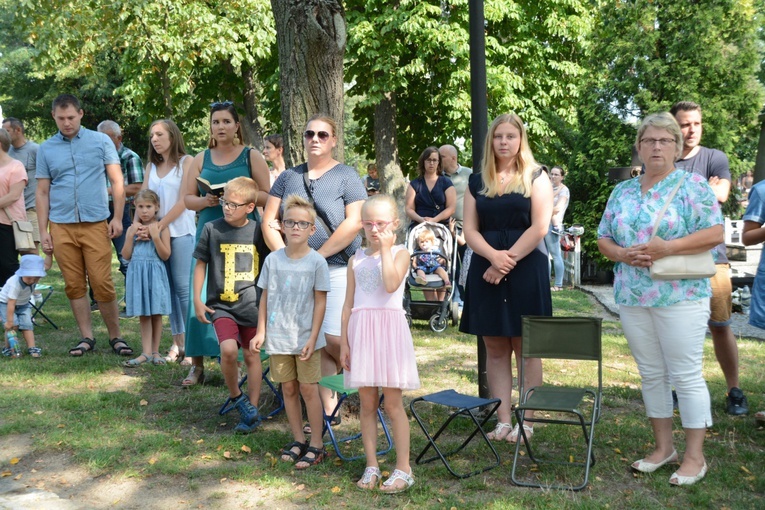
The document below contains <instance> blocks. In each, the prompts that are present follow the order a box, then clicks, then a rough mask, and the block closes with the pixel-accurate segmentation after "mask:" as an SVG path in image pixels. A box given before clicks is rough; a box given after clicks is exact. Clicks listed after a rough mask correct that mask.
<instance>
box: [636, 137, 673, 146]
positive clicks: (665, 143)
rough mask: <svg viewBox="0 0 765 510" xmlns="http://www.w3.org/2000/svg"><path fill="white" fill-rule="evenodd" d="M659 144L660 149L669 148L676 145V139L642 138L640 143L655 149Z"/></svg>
mask: <svg viewBox="0 0 765 510" xmlns="http://www.w3.org/2000/svg"><path fill="white" fill-rule="evenodd" d="M657 142H658V144H659V146H660V147H669V146H670V145H674V144H675V143H676V141H675V139H674V138H641V139H640V143H644V144H646V145H648V146H650V147H653V146H654V145H656V143H657Z"/></svg>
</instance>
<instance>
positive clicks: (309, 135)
mask: <svg viewBox="0 0 765 510" xmlns="http://www.w3.org/2000/svg"><path fill="white" fill-rule="evenodd" d="M316 135H319V141H320V142H321V143H324V142H326V141H327V140H329V133H327V132H326V131H319V132H316V131H314V130H312V129H308V130H306V131H305V133H303V137H304V138H305V139H306V140H313V137H314V136H316Z"/></svg>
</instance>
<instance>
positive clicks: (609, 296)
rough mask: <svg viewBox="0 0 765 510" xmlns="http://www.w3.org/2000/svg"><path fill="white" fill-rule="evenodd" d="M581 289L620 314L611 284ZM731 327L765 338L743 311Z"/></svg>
mask: <svg viewBox="0 0 765 510" xmlns="http://www.w3.org/2000/svg"><path fill="white" fill-rule="evenodd" d="M578 288H579V289H581V290H583V291H585V292H587V293H588V294H591V295H592V296H593V297H595V299H597V300H598V302H599V303H600V304H601V305H603V306H604V307H605V308H606V309H607V310H608V311H609V312H611V313H612V314H613V315H614V316H616V317H618V316H619V307H618V306H617V305H616V302H615V301H614V288H613V286H611V285H580V286H579V287H578ZM732 319H733V322H732V324H731V329H733V334H734V335H736V337H743V338H756V339H758V340H765V330H763V329H760V328H756V327H754V326H750V325H749V316H748V315H744V314H741V313H734V314H733V317H732Z"/></svg>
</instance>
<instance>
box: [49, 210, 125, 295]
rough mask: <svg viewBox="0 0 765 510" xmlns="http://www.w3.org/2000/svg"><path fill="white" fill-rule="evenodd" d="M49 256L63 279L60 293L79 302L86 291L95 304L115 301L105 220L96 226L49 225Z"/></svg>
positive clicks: (90, 224) (85, 224) (91, 224)
mask: <svg viewBox="0 0 765 510" xmlns="http://www.w3.org/2000/svg"><path fill="white" fill-rule="evenodd" d="M50 235H51V237H52V238H53V255H54V256H55V257H56V261H57V262H58V267H59V268H60V269H61V274H62V275H63V277H64V292H65V293H66V297H67V298H69V299H79V298H81V297H83V296H85V295H86V294H87V292H88V283H89V284H90V288H92V289H93V297H94V298H95V299H96V301H99V302H106V303H108V302H110V301H114V300H115V299H117V293H116V292H115V291H114V281H113V280H112V240H111V239H109V230H108V227H107V225H106V220H104V221H99V222H96V223H53V222H51V223H50Z"/></svg>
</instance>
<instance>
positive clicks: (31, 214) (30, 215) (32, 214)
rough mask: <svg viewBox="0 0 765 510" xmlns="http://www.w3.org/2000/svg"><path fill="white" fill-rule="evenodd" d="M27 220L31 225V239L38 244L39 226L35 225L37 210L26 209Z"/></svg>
mask: <svg viewBox="0 0 765 510" xmlns="http://www.w3.org/2000/svg"><path fill="white" fill-rule="evenodd" d="M27 220H28V221H29V222H30V223H31V224H32V239H34V240H35V243H37V244H40V225H39V224H38V223H37V210H36V209H35V208H34V207H32V208H30V209H27Z"/></svg>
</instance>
